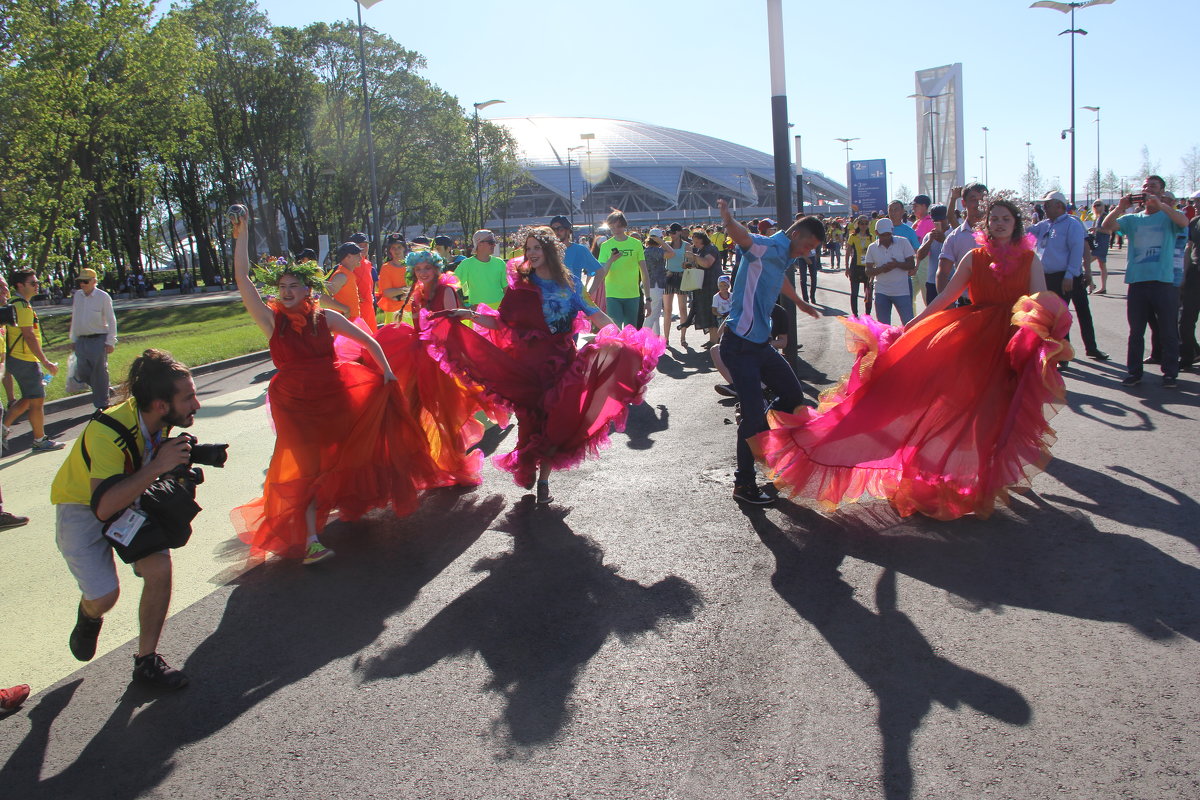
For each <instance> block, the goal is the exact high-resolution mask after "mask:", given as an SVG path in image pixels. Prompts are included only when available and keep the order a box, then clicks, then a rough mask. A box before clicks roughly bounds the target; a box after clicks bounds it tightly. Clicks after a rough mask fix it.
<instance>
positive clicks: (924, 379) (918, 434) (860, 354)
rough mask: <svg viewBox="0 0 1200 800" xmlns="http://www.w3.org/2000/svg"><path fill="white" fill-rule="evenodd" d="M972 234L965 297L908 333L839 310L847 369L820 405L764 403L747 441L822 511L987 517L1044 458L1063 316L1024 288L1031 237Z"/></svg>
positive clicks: (1053, 300)
mask: <svg viewBox="0 0 1200 800" xmlns="http://www.w3.org/2000/svg"><path fill="white" fill-rule="evenodd" d="M981 244H982V245H983V246H982V247H980V248H977V249H976V250H974V251H972V255H973V259H974V260H973V262H972V272H971V280H970V283H969V292H970V297H971V305H969V306H963V307H958V308H950V309H947V310H945V311H942V312H940V313H937V314H933V315H931V316H929V317H927V318H926V319H924V320H922V321H921V322H920V323H918V324H917V325H915V326H913V327H912V328H911V329H910V330H908V331H907V332H903V330H902V329H901V328H895V327H890V326H885V325H881V324H880V323H878V322H876V321H875V320H874V319H872V318H870V317H852V318H849V319H843V320H842V322H843V323H844V324H845V325H846V328H847V331H848V333H847V345H848V348H849V349H850V351H851V352H852V353H854V354H855V360H854V365H853V367H852V369H851V371H850V374H849V375H848V376H846V377H845V378H843V379H842V381H841V382H840V383H839V384H838V385H837V386H835V387H834V388H833V389H831V390H829V391H828V392H826V393H825V394H824V395H822V397H821V401H820V404H819V406H818V407H817V408H816V409H809V408H801V409H798V410H797V411H796V412H795V413H791V414H788V413H780V412H775V413H774V414H772V415H771V416H770V418H769V422H770V425H771V429H770V430H768V431H766V432H764V433H762V434H760V435H759V436H757V437H755V439H754V440H752V442H751V446H752V447H753V448H754V449H755V452H756V454H757V455H758V456H759V458H760V459H761V460H762V461H763V462H764V463H765V464H766V466H767V467H768V469H769V471H770V474H771V476H772V478H773V480H774V482H775V485H776V486H777V487H779V488H780V489H781V490H782V491H783V492H784V493H786V494H788V495H790V496H792V497H795V496H797V495H800V496H803V497H807V498H813V499H815V500H817V501H818V502H819V503H820V504H821V505H822V506H823V507H825V508H826V509H833V508H836V507H837V506H838V505H839V504H842V503H847V502H854V501H856V500H858V499H859V498H860V497H862V496H863V495H869V496H871V497H876V498H881V499H886V500H888V501H889V502H890V503H891V504H892V506H893V507H894V508H895V509H896V511H897V512H899V513H900V514H901V515H902V516H909V515H911V514H913V513H917V512H920V513H922V514H925V515H927V516H930V517H934V518H936V519H942V520H947V519H956V518H958V517H961V516H963V515H966V514H976V515H978V516H980V517H987V516H988V515H990V514H991V512H992V511H993V509H994V508H995V505H996V503H997V502H1000V503H1006V502H1007V500H1008V492H1009V490H1012V489H1016V490H1021V489H1024V488H1027V487H1028V486H1029V484H1030V481H1031V480H1032V478H1033V476H1034V475H1036V474H1037V473H1038V472H1040V471H1041V470H1042V469H1044V467H1045V465H1046V464H1047V463H1048V462H1049V460H1050V447H1051V445H1052V444H1053V443H1054V441H1055V435H1054V431H1053V429H1052V428H1051V427H1050V425H1049V423H1048V420H1049V419H1050V418H1051V417H1053V416H1054V414H1055V413H1057V411H1058V409H1059V408H1060V407H1061V406H1062V404H1063V402H1064V401H1065V397H1066V387H1065V385H1064V383H1063V379H1062V376H1060V375H1059V373H1058V369H1057V364H1058V362H1059V361H1064V360H1068V359H1070V358H1071V357H1072V355H1073V353H1072V351H1071V346H1070V344H1068V343H1067V342H1066V341H1065V337H1066V334H1067V332H1068V331H1069V330H1070V328H1071V315H1070V314H1069V313H1068V311H1067V308H1066V305H1065V304H1064V303H1063V301H1062V299H1061V298H1059V296H1058V295H1056V294H1054V293H1052V292H1038V293H1037V294H1034V295H1029V274H1030V269H1031V268H1032V262H1033V253H1032V237H1026V240H1024V241H1022V242H1021V243H1019V244H1017V245H1014V246H1012V247H1008V248H1004V249H1003V250H1002V251H995V250H994V249H993V247H992V246H991V245H990V244H988V243H987V242H986V240H985V241H982V242H981ZM901 333H903V335H901Z"/></svg>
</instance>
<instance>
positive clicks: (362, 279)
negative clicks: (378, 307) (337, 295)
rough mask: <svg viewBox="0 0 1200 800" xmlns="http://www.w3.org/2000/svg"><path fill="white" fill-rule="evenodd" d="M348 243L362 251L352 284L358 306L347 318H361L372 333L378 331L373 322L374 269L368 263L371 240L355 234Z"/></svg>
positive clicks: (375, 323)
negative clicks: (356, 290)
mask: <svg viewBox="0 0 1200 800" xmlns="http://www.w3.org/2000/svg"><path fill="white" fill-rule="evenodd" d="M350 241H351V242H354V243H355V244H356V245H358V247H359V250H361V251H362V259H361V261H360V262H359V266H358V268H357V269H356V270H354V282H355V286H356V288H357V289H358V306H357V307H356V308H355V309H354V310H353V311H352V312H351V313H350V314H347V315H346V316H347V318H349V319H354V317H355V315H357V316H359V317H362V321H363V322H365V323H367V327H368V328H370V329H371V331H372V332H374V331H376V330H378V329H379V325H378V323H377V322H376V321H375V278H376V277H377V275H376V274H375V267H374V266H373V265H372V264H371V261H370V252H371V239H370V237H369V236H367V235H366V234H365V233H356V234H353V235H352V236H351V237H350Z"/></svg>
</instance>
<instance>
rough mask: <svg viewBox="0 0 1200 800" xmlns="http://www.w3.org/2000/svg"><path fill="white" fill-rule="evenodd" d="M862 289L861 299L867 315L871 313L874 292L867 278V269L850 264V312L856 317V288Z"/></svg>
mask: <svg viewBox="0 0 1200 800" xmlns="http://www.w3.org/2000/svg"><path fill="white" fill-rule="evenodd" d="M859 286H862V287H863V299H864V300H865V301H866V307H867V313H868V314H870V313H871V305H872V301H873V300H874V299H875V292H874V290H873V289H872V287H871V279H870V278H868V277H867V268H866V267H862V266H859V265H858V264H855V263H851V264H850V312H851V313H852V314H854V315H855V316H858V287H859Z"/></svg>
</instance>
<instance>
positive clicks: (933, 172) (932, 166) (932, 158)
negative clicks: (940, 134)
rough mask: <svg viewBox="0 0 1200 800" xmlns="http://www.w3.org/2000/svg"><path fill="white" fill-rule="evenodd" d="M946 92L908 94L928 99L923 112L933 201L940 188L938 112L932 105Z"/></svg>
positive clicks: (914, 97)
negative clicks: (927, 107) (925, 119)
mask: <svg viewBox="0 0 1200 800" xmlns="http://www.w3.org/2000/svg"><path fill="white" fill-rule="evenodd" d="M946 94H947V93H946V92H941V93H940V94H910V95H909V96H908V97H909V99H910V100H911V99H916V98H918V97H923V98H925V99H926V100H928V101H929V109H928V110H927V111H926V112H925V116H926V117H928V118H929V124H928V125H927V126H926V127H927V128H929V182H930V183H931V184H933V189H932V193H931V196H932V197H933V202H935V203H936V202H937V201H938V199H937V198H938V190H939V189H941V186H940V185H939V183H940V182H939V181H938V172H939V170H938V168H937V133H936V131H935V129H936V127H937V125H936V123H937V116H938V114H939V112H937V111H935V110H934V108H933V106H934V103H935V101H936V100H937V99H938V98H939V97H945V96H946Z"/></svg>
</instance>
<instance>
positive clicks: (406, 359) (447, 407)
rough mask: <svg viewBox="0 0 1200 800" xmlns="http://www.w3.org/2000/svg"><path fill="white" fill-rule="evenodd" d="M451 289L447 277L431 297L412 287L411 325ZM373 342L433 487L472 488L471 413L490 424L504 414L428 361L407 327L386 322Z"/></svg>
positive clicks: (475, 424) (477, 457) (476, 427)
mask: <svg viewBox="0 0 1200 800" xmlns="http://www.w3.org/2000/svg"><path fill="white" fill-rule="evenodd" d="M447 288H449V289H452V290H457V289H458V288H459V282H458V278H456V277H455V276H454V274H453V273H448V274H443V275H440V276H439V278H438V284H437V290H436V291H434V293H433V294H434V297H432V298H426V297H425V287H424V286H423V285H421V284H417V285H416V286H414V287H413V289H412V293H411V294H410V296H409V302H408V307H409V308H411V309H412V313H413V317H414V324H415V325H416V326H418V327H421V326H425V325H427V324H428V322H427V321H426V320H427V314H426V313H425V312H433V311H441V310H442V309H443V308H444V307H445V302H444V297H445V289H447ZM375 339H376V340H377V341H378V342H379V345H380V346H381V347H382V348H383V352H384V354H385V355H386V356H387V359H388V363H389V364H391V367H392V371H393V372H394V373H396V377H397V379H398V380H399V382H400V386H401V388H402V389H403V391H404V396H405V398H406V399H407V401H408V411H409V413H410V414H411V415H412V416H413V418H414V419H417V420H418V421H419V422H420V425H421V428H422V429H423V430H424V432H425V438H426V442H427V445H428V451H429V455H430V457H431V458H432V459H433V462H434V464H435V466H436V468H437V477H436V478H435V481H434V485H437V486H478V485H479V484H480V483H481V482H482V479H481V478H480V470H481V469H482V467H483V453H481V452H479V451H478V450H475V451H471V452H468V451H470V449H471V448H472V447H473V446H474V445H475V444H476V443H477V442H478V441H479V439H480V437H482V436H483V425H482V424H480V422H479V420H478V419H476V417H475V415H476V413H477V412H479V411H483V412H484V413H485V414H486V416H487V417H488V418H490V419H491V420H492V421H494V422H496V423H498V424H501V425H505V424H507V422H508V412H507V411H506V410H505V409H504V408H503V407H501V406H500V405H499V404H497V403H495V402H493V401H492V400H490V399H488V397H487V396H486V395H485V393H484V390H483V388H482V387H480V386H479V385H478V384H476V383H473V382H469V381H462V380H459V379H458V378H456V377H455V376H454V375H452V374H450V373H449V372H446V371H445V370H443V369H442V367H441V365H440V364H439V363H438V362H437V361H435V360H434V358H433V357H432V356H431V355H430V354H429V352H428V350H427V349H426V347H425V342H423V341H422V340H421V337H420V335H419V334H418V332H417V329H416V328H415V327H414V326H413V325H407V324H404V323H391V324H388V325H384V326H382V327H380V328H379V330H378V332H377V333H376V334H375Z"/></svg>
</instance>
